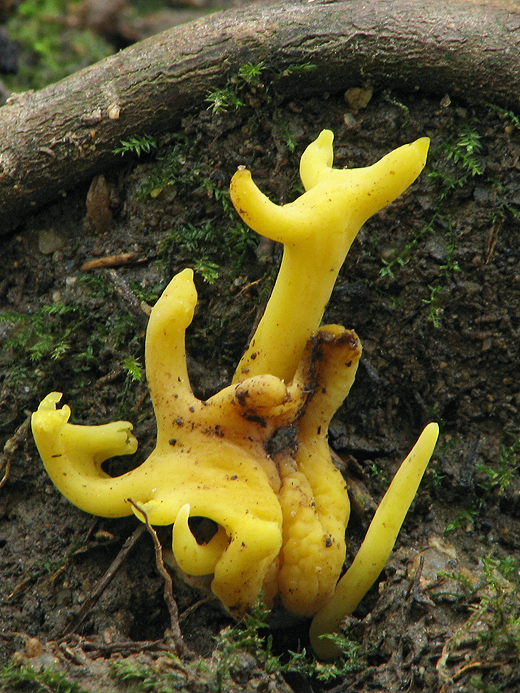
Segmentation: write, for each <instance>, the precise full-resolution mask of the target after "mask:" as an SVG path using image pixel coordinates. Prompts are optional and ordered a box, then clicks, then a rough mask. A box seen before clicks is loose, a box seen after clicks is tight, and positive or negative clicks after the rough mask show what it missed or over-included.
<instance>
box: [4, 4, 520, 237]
mask: <svg viewBox="0 0 520 693" xmlns="http://www.w3.org/2000/svg"><path fill="white" fill-rule="evenodd" d="M519 43H520V5H519V4H518V3H517V2H516V1H514V0H496V1H494V0H477V1H472V0H436V2H434V3H425V4H423V3H419V2H417V0H372V2H370V3H360V2H358V1H357V0H332V1H331V0H314V1H311V0H296V1H293V2H283V3H274V4H268V5H264V4H262V5H259V4H252V5H248V6H245V7H241V8H239V9H232V10H227V11H225V12H220V13H217V14H213V15H210V16H208V17H206V18H203V19H200V20H197V21H195V22H192V23H190V24H186V25H182V26H178V27H175V28H173V29H170V30H168V31H166V32H164V33H162V34H158V35H156V36H153V37H151V38H149V39H147V40H145V41H142V42H140V43H138V44H135V45H133V46H131V47H129V48H127V49H126V50H124V51H121V52H120V53H118V54H116V55H113V56H111V57H109V58H106V59H104V60H102V61H100V62H98V63H96V64H95V65H93V66H91V67H88V68H86V69H84V70H81V71H80V72H77V73H75V74H73V75H72V76H70V77H68V78H66V79H64V80H62V81H60V82H58V83H56V84H53V85H50V86H48V87H46V88H45V89H42V90H41V91H38V92H27V93H24V94H20V95H17V96H15V97H14V98H12V99H11V100H10V103H8V104H7V105H6V106H3V107H2V108H0V132H1V133H2V138H1V143H0V233H1V232H5V231H9V230H11V229H13V228H15V227H16V226H17V225H18V224H19V223H20V222H21V221H22V220H23V218H24V217H25V216H26V215H28V214H30V213H32V212H33V211H35V210H36V209H37V208H38V207H40V206H42V205H44V204H45V203H48V202H50V201H51V200H53V199H55V198H56V197H57V196H58V195H60V194H63V193H64V192H66V191H67V190H68V189H71V188H72V187H74V186H75V185H76V184H78V183H79V182H82V181H85V180H88V179H89V178H91V177H92V176H93V175H95V174H96V173H98V172H99V171H101V170H103V169H106V168H107V167H108V166H109V165H110V164H113V163H114V162H115V161H116V160H117V158H118V157H116V155H114V154H113V150H114V148H116V147H117V146H118V145H119V143H120V141H121V139H125V138H128V137H130V136H132V135H137V134H144V133H151V134H155V135H157V134H160V133H162V132H165V131H167V130H173V129H175V128H176V127H177V126H178V124H179V121H180V119H181V117H182V115H183V113H185V112H186V110H187V109H188V108H190V107H192V106H196V105H200V104H202V103H203V101H204V99H205V97H206V96H207V94H208V92H209V91H211V90H214V89H215V88H218V87H221V86H223V85H224V84H225V82H226V79H228V77H230V76H231V75H233V74H235V73H236V72H237V70H238V68H239V67H240V66H241V65H243V64H244V63H248V62H251V63H258V62H260V61H264V63H265V65H266V67H268V68H269V69H271V70H278V71H282V72H283V70H284V69H285V68H287V67H288V66H289V65H291V64H301V63H313V64H314V65H316V69H315V70H314V71H312V72H308V73H305V74H303V75H289V76H287V77H286V78H284V79H282V80H280V82H278V89H282V90H283V93H284V94H287V95H288V96H290V95H291V94H299V95H310V94H316V93H320V92H323V91H326V90H328V91H338V90H342V89H346V88H348V87H350V86H359V85H360V84H361V83H363V82H365V81H367V80H370V82H371V83H372V84H373V85H374V86H376V87H377V86H384V87H394V88H396V87H397V88H399V89H403V90H421V91H424V92H429V93H437V94H444V93H446V92H447V93H449V94H450V95H451V96H453V95H462V96H464V97H466V98H469V99H480V100H486V101H492V102H494V103H497V104H501V105H502V106H505V107H508V108H511V109H518V108H520V47H519Z"/></svg>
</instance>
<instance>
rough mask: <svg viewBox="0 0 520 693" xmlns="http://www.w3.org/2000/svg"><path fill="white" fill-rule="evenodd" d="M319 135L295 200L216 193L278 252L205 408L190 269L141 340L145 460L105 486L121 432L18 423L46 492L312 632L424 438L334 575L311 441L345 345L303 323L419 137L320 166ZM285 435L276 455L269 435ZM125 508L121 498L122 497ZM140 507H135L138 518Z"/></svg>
mask: <svg viewBox="0 0 520 693" xmlns="http://www.w3.org/2000/svg"><path fill="white" fill-rule="evenodd" d="M332 139H333V137H332V133H331V132H330V131H328V130H325V131H323V132H322V133H321V134H320V136H319V137H318V139H317V140H316V141H315V142H313V143H312V144H311V145H310V146H309V147H308V148H307V150H306V151H305V153H304V154H303V156H302V160H301V166H300V173H301V178H302V182H303V184H304V187H305V190H306V192H305V193H304V194H303V195H301V197H299V198H298V199H297V200H296V201H295V202H292V203H290V204H287V205H285V206H283V207H280V206H278V205H275V204H273V203H272V202H270V201H269V200H268V199H267V198H266V197H265V196H264V195H263V194H262V193H261V192H260V191H259V190H258V188H257V187H256V185H255V184H254V183H253V182H252V179H251V175H250V173H249V172H248V171H246V170H245V169H240V170H239V171H237V173H236V174H235V176H234V177H233V180H232V182H231V196H232V200H233V203H234V204H235V207H236V209H237V211H238V212H239V214H240V215H241V216H242V218H243V219H244V220H245V221H246V222H247V223H248V224H250V225H251V227H252V228H253V229H254V230H256V231H258V232H259V233H262V234H264V235H265V236H268V237H269V238H273V239H275V240H277V241H280V242H282V243H283V244H284V257H283V261H282V266H281V268H280V273H279V276H278V280H277V283H276V286H275V288H274V290H273V294H272V296H271V298H270V300H269V303H268V305H267V308H266V311H265V314H264V316H263V318H262V320H261V322H260V324H259V326H258V328H257V330H256V332H255V334H254V336H253V338H252V341H251V344H250V346H249V347H248V349H247V351H246V353H245V354H244V357H243V358H242V360H241V362H240V364H239V366H238V368H237V371H236V373H235V378H234V382H233V383H232V384H231V385H229V386H228V387H225V388H224V389H223V390H221V391H220V392H218V393H217V394H216V395H214V396H213V397H211V398H210V399H208V400H206V401H201V400H199V399H197V398H196V397H195V396H194V394H193V392H192V390H191V387H190V383H189V377H188V372H187V366H186V354H185V344H184V341H185V331H186V328H187V327H188V326H189V324H190V323H191V320H192V318H193V312H194V309H195V305H196V302H197V295H196V291H195V287H194V284H193V277H192V274H193V273H192V271H191V270H183V271H182V272H180V273H179V274H178V275H176V276H175V277H174V278H173V279H172V281H171V282H170V284H169V285H168V287H167V288H166V289H165V291H164V293H163V294H162V296H161V297H160V299H159V300H158V301H157V303H156V305H155V306H154V308H153V310H152V313H151V316H150V321H149V325H148V329H147V336H146V372H147V377H148V382H149V386H150V393H151V397H152V402H153V406H154V411H155V416H156V420H157V443H156V447H155V449H154V451H153V452H152V453H151V455H150V456H149V457H148V459H147V460H146V461H145V462H143V464H141V465H140V466H139V467H137V468H136V469H134V470H132V471H130V472H127V473H126V474H123V475H122V476H119V477H116V478H112V477H110V476H109V475H108V474H106V473H105V472H104V471H103V469H102V466H101V465H102V463H103V462H104V461H105V460H106V459H108V458H109V457H112V456H114V455H124V454H132V453H133V452H135V450H136V448H137V440H136V439H135V437H134V436H133V434H132V425H131V424H130V423H129V422H125V421H119V422H114V423H110V424H106V425H102V426H77V425H73V424H70V423H69V417H70V413H71V412H70V409H69V407H68V406H67V405H64V406H63V407H62V408H61V409H60V408H57V404H58V403H59V401H60V399H61V394H60V393H56V392H53V393H51V394H49V395H47V397H45V399H44V400H43V401H42V402H41V404H40V406H39V408H38V410H37V411H36V412H35V413H34V414H33V417H32V427H33V432H34V437H35V440H36V443H37V445H38V449H39V451H40V454H41V456H42V458H43V461H44V464H45V466H46V468H47V471H48V473H49V475H50V476H51V478H52V480H53V482H54V483H55V485H56V486H57V487H58V489H59V490H60V491H61V492H62V493H63V494H64V495H65V496H66V497H67V498H68V499H69V500H70V501H71V502H73V503H75V504H76V505H77V506H78V507H79V508H82V509H83V510H85V511H87V512H90V513H93V514H96V515H101V516H105V517H120V516H123V515H130V514H131V513H132V512H134V511H135V513H136V515H137V516H138V517H139V519H141V520H142V519H143V514H142V513H143V512H144V513H145V514H146V517H147V519H148V520H149V522H150V523H152V524H156V525H173V539H172V548H173V552H174V555H175V558H176V560H177V563H178V564H179V566H180V567H181V569H182V570H184V571H185V572H186V573H188V574H191V575H212V576H213V578H212V589H213V592H214V593H215V594H216V595H217V596H218V597H219V598H220V599H221V600H222V602H223V603H224V604H225V606H226V607H227V608H228V609H229V611H230V612H231V613H233V614H234V615H236V616H237V617H240V616H241V615H242V614H243V613H244V612H245V611H246V610H247V609H248V608H249V607H251V606H252V605H253V604H254V602H255V600H256V599H257V598H258V595H259V593H260V591H261V590H263V594H264V598H265V600H266V602H267V603H268V604H269V605H270V604H272V603H273V602H274V600H275V599H279V600H280V601H281V603H282V604H283V605H284V606H285V608H287V609H288V610H289V611H291V612H293V613H295V614H298V615H301V616H313V615H314V614H317V615H316V617H315V620H314V622H313V626H312V630H311V636H312V641H313V645H314V646H315V649H316V651H317V652H318V653H319V654H320V655H322V656H323V657H332V656H334V655H335V654H336V651H335V649H334V647H333V646H332V645H331V644H330V643H329V642H327V641H322V640H321V639H320V636H321V635H322V634H324V633H328V632H331V631H332V630H334V629H336V628H337V626H338V624H339V622H340V620H341V618H342V616H344V615H345V614H347V613H351V611H352V610H353V608H355V606H356V605H357V603H358V602H359V600H360V599H361V598H362V597H363V595H364V594H365V593H366V591H367V590H368V589H369V588H370V586H371V585H372V583H373V582H374V581H375V579H376V578H377V575H378V574H379V572H380V571H381V569H382V568H383V566H384V564H385V562H386V560H387V558H388V555H389V553H390V551H391V550H392V547H393V544H394V542H395V539H396V537H397V533H398V532H399V528H400V526H401V523H402V521H403V519H404V516H405V515H406V512H407V510H408V507H409V505H410V503H411V502H412V500H413V497H414V495H415V492H416V490H417V486H418V484H419V482H420V479H421V477H422V474H423V472H424V469H425V467H426V464H427V463H428V460H429V458H430V456H431V454H432V452H433V448H434V446H435V441H436V438H437V431H438V429H437V426H436V424H430V425H429V426H428V427H427V428H426V429H425V431H424V432H423V434H422V435H421V437H420V439H419V441H418V443H417V444H416V446H415V448H414V449H413V451H412V453H411V454H410V455H409V457H408V458H407V459H406V460H405V462H404V463H403V465H402V467H401V469H400V471H399V472H398V474H397V475H396V477H395V479H394V481H393V482H392V484H391V486H390V488H389V490H388V493H387V494H386V496H385V498H384V499H383V501H382V503H381V506H380V508H379V510H378V511H377V513H376V516H375V518H374V521H373V524H372V525H371V527H370V529H369V532H368V534H367V537H366V539H365V543H364V544H363V546H362V548H361V550H360V552H359V554H358V556H357V557H356V559H355V561H354V563H353V565H352V566H351V568H350V569H349V570H348V571H347V573H346V574H345V575H344V576H343V578H341V580H339V583H338V578H339V576H340V574H341V570H342V565H343V562H344V558H345V529H346V526H347V523H348V519H349V513H350V507H349V500H348V495H347V490H346V486H345V482H344V479H343V477H342V475H341V474H340V472H339V471H338V470H337V469H336V468H335V466H334V464H333V463H332V460H331V455H330V452H329V448H328V442H327V430H328V426H329V423H330V420H331V418H332V416H333V415H334V413H335V412H336V410H337V409H338V407H339V406H340V405H341V403H342V402H343V400H344V398H345V397H346V396H347V394H348V392H349V390H350V387H351V385H352V383H353V381H354V377H355V373H356V368H357V364H358V361H359V358H360V356H361V345H360V342H359V339H358V337H357V335H356V334H355V333H354V332H352V331H350V330H346V329H345V328H343V327H341V326H339V325H326V326H323V327H319V324H320V321H321V318H322V316H323V312H324V309H325V306H326V303H327V301H328V299H329V297H330V294H331V291H332V288H333V286H334V282H335V280H336V277H337V274H338V271H339V269H340V267H341V265H342V263H343V261H344V258H345V255H346V253H347V252H348V249H349V248H350V245H351V243H352V241H353V240H354V238H355V236H356V234H357V232H358V230H359V228H360V227H361V225H362V224H363V223H364V221H365V220H366V219H367V218H368V217H369V216H370V215H372V214H374V213H375V212H377V211H378V210H379V209H381V208H382V207H383V206H384V205H385V204H387V203H389V202H390V201H392V200H393V199H395V198H396V197H397V196H398V195H399V194H401V192H403V191H404V190H405V189H406V188H407V187H408V186H409V185H410V184H411V183H412V182H413V181H414V180H415V178H416V177H417V176H418V175H419V173H420V171H421V170H422V168H423V166H424V163H425V159H426V153H427V150H428V139H427V138H422V139H419V140H417V141H416V142H414V143H412V144H409V145H404V146H403V147H399V148H398V149H396V150H395V151H393V152H391V153H390V154H388V155H387V156H385V157H384V158H383V159H381V161H379V162H377V163H376V164H374V165H373V166H369V167H367V168H362V169H351V170H337V169H334V168H332V154H333V152H332ZM281 432H285V433H287V434H288V435H287V440H285V442H284V443H283V444H281V445H280V444H278V442H277V441H279V439H280V433H281ZM130 500H131V501H132V502H130ZM141 511H142V512H141ZM195 517H199V518H208V519H209V520H211V521H212V522H213V523H214V527H215V531H214V533H213V534H212V536H209V537H206V538H204V539H202V538H201V537H200V536H196V533H195V534H194V531H193V525H192V524H190V518H195Z"/></svg>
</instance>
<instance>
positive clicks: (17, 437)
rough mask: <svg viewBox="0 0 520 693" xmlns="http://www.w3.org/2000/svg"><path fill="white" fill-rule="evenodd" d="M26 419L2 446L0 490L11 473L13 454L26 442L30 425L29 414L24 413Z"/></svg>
mask: <svg viewBox="0 0 520 693" xmlns="http://www.w3.org/2000/svg"><path fill="white" fill-rule="evenodd" d="M26 414H27V418H26V419H25V421H24V422H23V423H22V424H21V425H20V426H18V428H17V429H16V431H15V432H14V435H12V436H11V437H10V438H9V440H8V441H6V443H5V445H4V450H3V454H2V455H1V456H0V475H1V478H0V488H2V486H3V485H4V484H5V482H6V481H7V479H8V478H9V472H10V471H11V462H12V461H13V457H14V454H15V452H16V451H17V450H18V448H19V447H20V445H21V444H22V443H24V442H25V441H26V440H27V433H28V432H29V426H30V424H31V414H30V412H26Z"/></svg>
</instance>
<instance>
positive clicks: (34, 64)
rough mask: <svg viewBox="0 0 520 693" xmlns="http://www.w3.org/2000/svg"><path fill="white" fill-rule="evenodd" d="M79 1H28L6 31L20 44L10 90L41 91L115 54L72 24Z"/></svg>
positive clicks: (9, 23) (102, 40)
mask: <svg viewBox="0 0 520 693" xmlns="http://www.w3.org/2000/svg"><path fill="white" fill-rule="evenodd" d="M79 4H80V3H79V2H78V1H77V0H76V1H75V2H70V0H26V1H25V2H22V3H21V4H20V6H19V7H18V9H17V11H16V13H15V15H14V16H13V17H12V18H11V19H10V20H9V21H8V23H7V25H6V28H7V32H8V34H9V36H10V38H11V39H13V40H15V41H18V43H19V45H20V59H19V70H18V73H17V74H16V75H10V76H7V77H5V78H4V82H5V84H6V86H7V88H8V89H10V90H12V91H15V92H19V91H25V90H28V89H41V88H42V87H44V86H46V85H47V84H51V83H53V82H57V81H58V80H60V79H62V78H63V77H67V76H68V75H70V74H72V73H73V72H76V71H77V70H80V69H81V68H83V67H87V66H88V65H91V64H92V63H94V62H96V61H98V60H101V59H102V58H104V57H106V56H107V55H110V54H111V53H113V52H114V49H113V48H112V47H111V46H110V45H109V44H108V43H107V42H106V41H105V40H104V39H103V38H102V37H100V36H98V35H97V34H94V33H93V32H92V31H90V30H88V29H81V28H79V27H75V26H74V25H73V23H72V22H71V21H70V16H71V9H72V10H73V9H74V8H75V7H76V6H77V5H79Z"/></svg>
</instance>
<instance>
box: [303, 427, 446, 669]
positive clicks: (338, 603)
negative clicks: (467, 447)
mask: <svg viewBox="0 0 520 693" xmlns="http://www.w3.org/2000/svg"><path fill="white" fill-rule="evenodd" d="M438 435H439V427H438V425H437V424H436V423H431V424H428V426H426V428H425V429H424V431H423V432H422V433H421V435H420V437H419V439H418V441H417V443H416V444H415V445H414V447H413V449H412V451H411V452H410V454H409V455H408V457H407V458H406V459H405V460H404V462H403V463H402V464H401V466H400V468H399V470H398V471H397V473H396V475H395V477H394V478H393V480H392V483H391V484H390V486H389V488H388V490H387V492H386V494H385V496H384V498H383V500H382V501H381V503H380V504H379V507H378V508H377V510H376V513H375V515H374V518H373V520H372V522H371V523H370V527H369V528H368V530H367V533H366V536H365V539H364V541H363V543H362V545H361V547H360V549H359V551H358V553H357V554H356V557H355V558H354V561H353V562H352V565H351V566H350V568H349V569H348V570H347V572H346V573H345V575H344V576H343V577H342V578H341V580H340V581H339V582H338V585H337V587H336V590H335V592H334V594H333V596H332V598H331V599H330V601H329V602H328V603H327V604H326V605H325V606H324V607H323V608H322V609H320V611H318V613H317V614H316V615H315V617H314V619H313V621H312V625H311V630H310V636H311V644H312V647H313V649H314V651H315V652H316V654H317V656H318V657H319V658H320V659H326V660H330V659H334V658H335V657H337V656H339V655H340V654H341V651H340V650H339V648H338V647H337V646H336V645H335V644H334V643H332V642H331V641H330V640H327V638H324V637H321V636H323V635H325V634H327V633H333V632H335V631H336V630H337V629H338V627H339V625H340V623H341V620H342V619H343V618H344V617H345V616H347V615H349V614H351V613H352V612H353V611H354V609H355V608H356V606H357V605H358V604H359V602H360V601H361V599H362V598H363V597H364V596H365V594H366V593H367V592H368V590H369V589H370V588H371V587H372V585H373V584H374V582H375V581H376V580H377V578H378V576H379V574H380V573H381V571H382V570H383V568H384V566H385V564H386V562H387V560H388V557H389V556H390V553H391V551H392V549H393V547H394V544H395V540H396V539H397V535H398V534H399V530H400V529H401V525H402V524H403V522H404V518H405V517H406V513H407V512H408V508H409V507H410V505H411V504H412V501H413V499H414V498H415V494H416V493H417V489H418V487H419V484H420V482H421V479H422V477H423V474H424V471H425V469H426V466H427V464H428V462H429V461H430V457H431V456H432V454H433V450H434V448H435V444H436V443H437V438H438Z"/></svg>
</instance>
